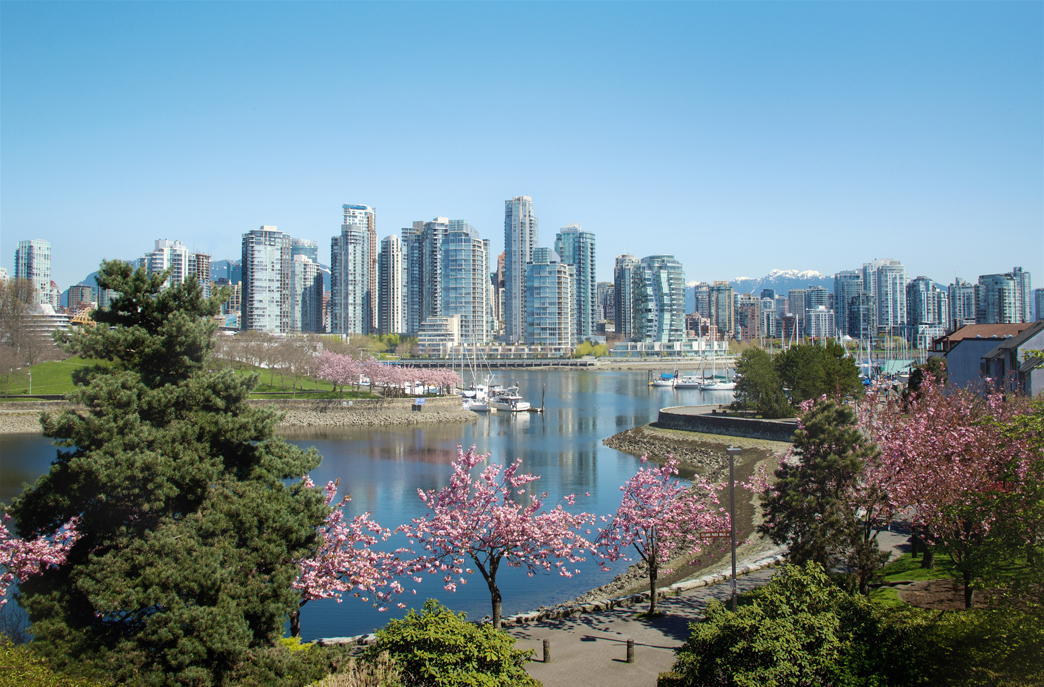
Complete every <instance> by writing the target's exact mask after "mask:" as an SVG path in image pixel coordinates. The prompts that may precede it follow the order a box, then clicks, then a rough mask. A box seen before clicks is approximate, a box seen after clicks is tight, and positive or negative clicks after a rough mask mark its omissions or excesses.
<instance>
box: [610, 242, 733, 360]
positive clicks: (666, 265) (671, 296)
mask: <svg viewBox="0 0 1044 687" xmlns="http://www.w3.org/2000/svg"><path fill="white" fill-rule="evenodd" d="M631 284H632V290H633V300H634V302H633V304H632V306H633V310H634V316H633V318H634V339H635V341H644V342H661V343H673V342H678V341H684V340H685V271H684V269H683V268H682V265H681V263H680V262H678V261H677V260H676V259H675V258H674V256H673V255H650V256H649V257H647V258H642V259H641V261H640V262H639V263H638V266H637V268H636V269H635V271H634V277H633V279H632V282H631ZM730 290H731V289H730ZM728 301H729V309H730V310H731V309H732V298H731V294H730V298H729V299H728Z"/></svg>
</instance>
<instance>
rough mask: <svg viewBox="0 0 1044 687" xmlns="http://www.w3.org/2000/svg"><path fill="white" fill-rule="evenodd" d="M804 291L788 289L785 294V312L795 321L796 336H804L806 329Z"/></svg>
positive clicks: (806, 300) (805, 293)
mask: <svg viewBox="0 0 1044 687" xmlns="http://www.w3.org/2000/svg"><path fill="white" fill-rule="evenodd" d="M807 295H808V294H807V292H806V291H805V289H790V291H788V292H787V312H788V313H790V314H791V315H793V316H794V317H795V318H796V319H797V328H798V335H799V336H804V334H805V332H806V330H807V329H808V316H807V315H806V311H807V310H808V298H807Z"/></svg>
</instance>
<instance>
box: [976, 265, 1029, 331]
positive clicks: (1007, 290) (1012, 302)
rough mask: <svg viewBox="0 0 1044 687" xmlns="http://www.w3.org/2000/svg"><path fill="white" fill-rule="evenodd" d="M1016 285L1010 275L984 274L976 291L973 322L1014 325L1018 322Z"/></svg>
mask: <svg viewBox="0 0 1044 687" xmlns="http://www.w3.org/2000/svg"><path fill="white" fill-rule="evenodd" d="M1017 287H1018V284H1017V282H1016V281H1015V277H1014V276H1013V275H1011V274H984V275H982V276H980V277H979V288H978V289H976V292H975V295H976V302H975V322H976V323H977V324H1014V323H1016V322H1019V321H1020V320H1019V302H1018V288H1017Z"/></svg>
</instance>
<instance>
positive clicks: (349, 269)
mask: <svg viewBox="0 0 1044 687" xmlns="http://www.w3.org/2000/svg"><path fill="white" fill-rule="evenodd" d="M342 209H343V210H344V220H343V222H342V224H341V234H340V235H339V236H334V237H333V239H332V240H331V241H330V292H331V293H330V304H329V308H330V330H331V331H332V332H333V333H335V334H370V333H371V332H372V331H373V327H374V314H375V313H374V305H375V301H376V296H377V294H376V293H375V292H374V286H375V284H376V279H377V276H376V274H373V271H374V269H375V267H376V265H375V261H376V259H377V256H376V255H373V253H372V251H373V250H375V249H376V240H375V239H374V238H373V237H374V236H376V234H375V231H376V229H375V227H376V213H375V211H374V209H373V208H371V207H369V206H367V205H344V206H342Z"/></svg>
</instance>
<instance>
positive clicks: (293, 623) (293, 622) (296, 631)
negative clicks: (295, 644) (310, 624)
mask: <svg viewBox="0 0 1044 687" xmlns="http://www.w3.org/2000/svg"><path fill="white" fill-rule="evenodd" d="M290 636H291V637H300V636H301V609H297V610H296V611H291V613H290Z"/></svg>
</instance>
